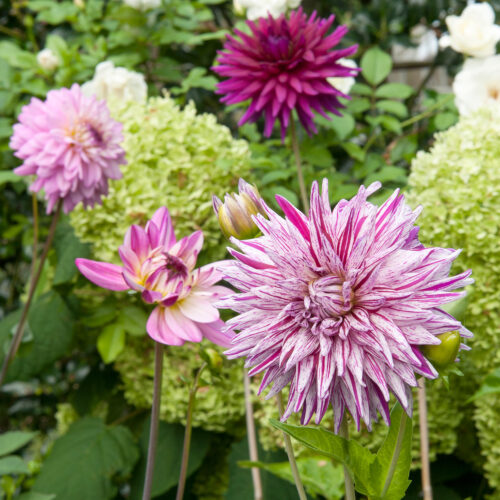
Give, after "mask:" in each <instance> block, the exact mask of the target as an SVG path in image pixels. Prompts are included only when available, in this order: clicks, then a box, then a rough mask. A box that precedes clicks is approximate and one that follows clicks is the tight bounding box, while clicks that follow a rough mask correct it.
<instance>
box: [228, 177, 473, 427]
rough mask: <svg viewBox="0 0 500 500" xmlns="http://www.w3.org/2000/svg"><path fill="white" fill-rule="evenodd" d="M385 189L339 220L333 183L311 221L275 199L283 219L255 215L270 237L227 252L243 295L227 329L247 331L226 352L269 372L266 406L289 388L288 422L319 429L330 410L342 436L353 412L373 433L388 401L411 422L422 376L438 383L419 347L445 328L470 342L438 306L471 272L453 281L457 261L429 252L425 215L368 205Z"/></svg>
mask: <svg viewBox="0 0 500 500" xmlns="http://www.w3.org/2000/svg"><path fill="white" fill-rule="evenodd" d="M379 187H380V183H378V182H377V183H374V184H372V185H371V186H369V187H368V188H365V187H363V186H362V187H361V188H360V189H359V192H358V194H357V195H356V196H355V197H354V198H353V199H352V200H350V201H346V200H342V201H341V202H339V203H338V204H337V206H336V207H335V208H334V209H333V211H332V210H331V208H330V203H329V201H328V183H327V181H326V179H325V180H324V181H323V190H322V193H321V194H320V193H319V188H318V184H317V183H314V184H313V187H312V192H311V210H310V212H309V215H308V216H305V215H304V214H303V213H302V212H300V211H299V210H297V209H296V208H295V207H294V206H293V205H291V204H290V203H289V202H288V201H287V200H286V199H284V198H282V197H281V196H277V197H276V199H277V202H278V204H279V206H280V207H281V208H282V210H283V212H284V214H285V216H286V217H285V218H283V217H281V216H279V215H278V214H276V213H275V212H274V211H272V210H271V209H269V207H266V212H267V215H268V217H269V219H266V218H264V217H262V216H261V215H257V216H256V217H255V222H256V224H257V225H258V226H259V228H260V230H261V231H262V233H263V236H261V237H259V238H255V239H253V240H247V241H238V240H236V239H233V240H232V241H233V243H234V244H235V245H237V246H238V247H239V248H240V249H241V250H242V252H239V251H236V250H233V249H229V251H230V253H231V254H232V255H233V256H234V257H235V258H236V260H235V261H232V265H226V266H224V275H225V279H226V280H227V281H228V282H230V283H231V284H232V285H234V286H235V287H236V288H237V289H239V290H240V291H241V292H242V293H239V294H237V293H235V294H232V295H228V296H226V297H224V298H223V299H221V301H220V302H219V305H220V306H222V307H228V308H231V309H234V310H235V311H236V312H238V313H240V314H239V316H236V317H235V318H233V319H231V320H229V321H228V327H231V328H235V329H237V330H239V331H240V332H239V334H237V335H236V336H235V337H234V339H233V342H232V344H233V345H232V347H231V348H230V349H229V350H228V351H226V354H227V356H228V357H229V358H231V359H233V358H239V357H244V356H245V357H246V366H247V367H248V368H251V369H250V371H249V374H250V375H255V374H257V373H263V377H262V383H261V386H260V392H262V390H263V389H264V388H266V387H267V386H269V385H270V384H273V386H272V389H271V390H270V392H269V393H268V396H267V397H268V398H269V397H271V396H273V395H275V394H277V393H279V392H280V391H281V390H282V389H283V388H284V387H285V386H286V385H288V384H290V393H289V399H288V405H287V408H286V410H285V412H284V414H283V417H282V420H286V419H287V418H288V417H289V416H290V415H291V413H292V412H299V411H302V416H301V417H302V418H301V421H302V423H303V424H307V423H308V422H309V421H310V419H311V418H312V416H313V414H314V413H316V418H315V421H316V423H319V422H320V421H321V419H322V418H323V416H324V414H325V412H326V410H327V408H328V406H329V405H330V404H331V405H332V406H333V409H334V413H335V429H336V430H338V428H339V426H340V423H341V421H342V418H343V415H344V411H345V410H347V411H349V412H350V413H351V415H352V416H353V418H354V420H355V421H356V423H357V426H358V428H359V426H360V421H361V420H363V421H364V422H365V423H366V425H367V427H368V429H371V423H372V421H376V420H377V418H378V417H377V411H378V412H379V413H380V414H381V415H382V418H383V419H384V421H385V422H386V423H387V424H388V423H389V407H388V401H389V396H390V392H392V393H394V395H395V396H396V398H397V399H398V400H399V402H400V403H401V405H402V406H403V408H404V409H405V411H406V412H407V413H408V414H411V410H412V394H411V387H415V386H416V385H417V382H416V378H415V376H416V375H422V376H424V377H427V378H435V377H436V376H437V372H436V370H435V369H434V367H433V366H432V364H431V363H430V362H429V361H428V360H427V359H426V358H425V357H424V356H423V355H422V353H421V350H420V348H421V347H422V346H426V345H435V344H439V343H440V340H439V339H438V338H437V336H438V335H440V334H442V333H444V332H447V331H451V330H456V331H458V332H459V333H460V335H461V336H462V337H470V336H471V335H472V334H471V333H470V332H469V331H468V330H466V329H465V328H464V327H463V326H462V325H461V324H460V322H458V321H457V320H455V319H454V318H453V317H452V316H450V315H449V314H447V313H446V312H445V311H443V310H442V309H440V307H439V306H441V305H442V304H445V303H446V302H450V301H453V300H456V299H457V298H458V297H460V296H462V295H463V293H464V292H459V293H457V292H453V291H452V290H454V289H456V288H461V287H464V286H465V285H468V284H469V283H471V282H472V280H471V279H469V275H470V271H466V272H463V273H462V274H459V275H458V276H453V277H449V276H448V273H449V270H450V266H451V263H452V261H453V260H454V259H455V258H456V257H457V255H458V254H459V253H460V252H459V251H456V250H453V249H446V248H439V247H435V248H425V247H424V246H423V245H422V244H421V243H420V242H419V240H418V227H416V226H414V222H415V220H416V218H417V217H418V215H419V213H420V209H417V210H415V211H412V210H411V209H410V208H409V207H408V206H407V205H406V203H405V201H404V197H403V196H402V195H400V194H399V192H398V191H396V192H395V193H394V194H393V195H392V196H391V197H390V198H389V199H388V200H387V201H386V202H385V203H384V204H383V205H382V206H380V207H377V206H375V205H373V204H371V203H369V202H368V201H367V197H368V196H369V195H370V194H371V193H373V192H374V191H376V190H377V189H378V188H379ZM461 347H462V348H465V347H466V346H464V345H463V344H462V345H461Z"/></svg>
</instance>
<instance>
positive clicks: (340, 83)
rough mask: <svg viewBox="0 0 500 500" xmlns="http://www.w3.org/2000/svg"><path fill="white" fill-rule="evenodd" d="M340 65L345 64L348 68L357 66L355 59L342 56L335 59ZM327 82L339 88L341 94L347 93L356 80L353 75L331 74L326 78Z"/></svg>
mask: <svg viewBox="0 0 500 500" xmlns="http://www.w3.org/2000/svg"><path fill="white" fill-rule="evenodd" d="M337 62H338V63H339V64H341V65H342V66H347V67H348V68H357V67H358V65H357V64H356V61H353V60H352V59H346V58H344V57H343V58H342V59H339V60H338V61H337ZM327 81H328V83H329V84H330V85H331V86H332V87H335V88H336V89H337V90H340V92H342V93H343V94H348V93H349V91H350V90H351V88H352V86H353V85H354V84H355V83H356V80H355V79H354V77H353V76H331V77H330V78H327Z"/></svg>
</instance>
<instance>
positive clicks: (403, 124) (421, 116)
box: [400, 94, 455, 128]
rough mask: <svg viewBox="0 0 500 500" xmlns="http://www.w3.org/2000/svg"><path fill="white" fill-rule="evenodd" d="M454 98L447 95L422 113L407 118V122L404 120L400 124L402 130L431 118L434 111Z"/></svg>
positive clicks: (451, 95)
mask: <svg viewBox="0 0 500 500" xmlns="http://www.w3.org/2000/svg"><path fill="white" fill-rule="evenodd" d="M454 97H455V96H454V95H453V94H450V95H447V96H446V97H444V98H443V99H441V100H440V101H437V102H435V103H434V104H433V105H432V106H430V107H429V108H428V109H426V110H425V111H423V112H422V113H420V114H418V115H416V116H412V117H411V118H408V120H405V121H404V122H401V123H400V125H401V127H402V128H404V127H407V126H408V125H413V124H414V123H417V122H419V121H420V120H423V119H424V118H428V117H429V116H432V115H433V114H434V111H436V110H437V109H439V108H441V107H442V106H444V105H445V104H447V103H448V102H449V101H451V100H452V99H453V98H454Z"/></svg>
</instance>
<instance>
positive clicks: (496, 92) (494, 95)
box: [488, 87, 500, 100]
mask: <svg viewBox="0 0 500 500" xmlns="http://www.w3.org/2000/svg"><path fill="white" fill-rule="evenodd" d="M488 96H489V97H491V98H492V99H495V100H498V97H499V96H500V90H499V89H498V88H496V87H490V88H488Z"/></svg>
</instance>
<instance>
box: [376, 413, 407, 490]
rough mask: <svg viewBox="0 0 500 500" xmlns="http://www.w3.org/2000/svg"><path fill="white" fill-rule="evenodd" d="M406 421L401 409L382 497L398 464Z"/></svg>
mask: <svg viewBox="0 0 500 500" xmlns="http://www.w3.org/2000/svg"><path fill="white" fill-rule="evenodd" d="M407 422H408V416H407V415H406V412H404V411H403V414H402V415H401V420H400V422H399V431H398V439H397V441H396V447H395V448H394V453H393V455H392V459H391V465H390V466H389V470H388V471H387V477H386V478H385V483H384V489H383V490H382V498H384V497H385V495H386V494H387V492H388V491H389V487H390V486H391V482H392V478H393V476H394V472H395V471H396V466H397V465H398V460H399V454H400V453H401V446H402V445H403V438H404V435H405V429H406V423H407Z"/></svg>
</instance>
